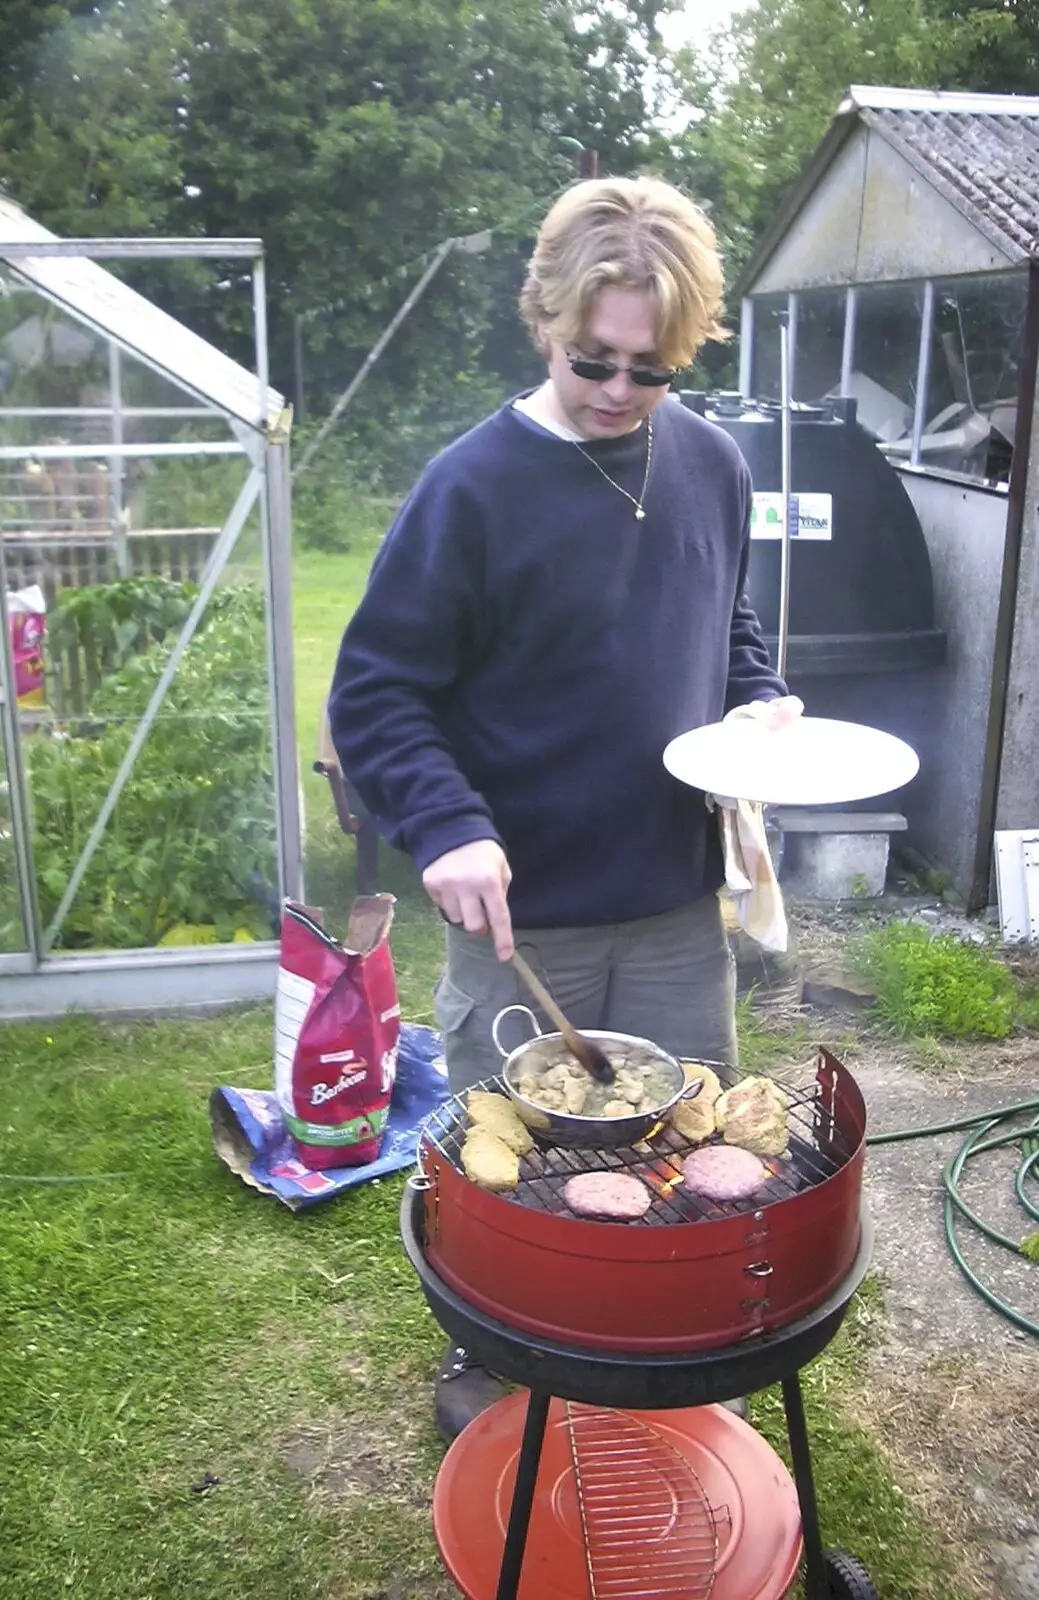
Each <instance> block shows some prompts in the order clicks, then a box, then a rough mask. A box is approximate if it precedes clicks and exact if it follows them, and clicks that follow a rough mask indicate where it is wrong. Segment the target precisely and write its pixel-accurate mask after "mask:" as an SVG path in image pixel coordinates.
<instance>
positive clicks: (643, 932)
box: [434, 894, 737, 1094]
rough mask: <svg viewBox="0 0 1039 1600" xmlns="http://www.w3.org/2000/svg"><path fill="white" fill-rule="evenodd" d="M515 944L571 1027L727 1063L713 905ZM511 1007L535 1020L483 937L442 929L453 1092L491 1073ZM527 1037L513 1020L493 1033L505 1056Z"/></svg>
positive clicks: (438, 1003)
mask: <svg viewBox="0 0 1039 1600" xmlns="http://www.w3.org/2000/svg"><path fill="white" fill-rule="evenodd" d="M515 938H516V944H517V946H518V947H519V949H520V950H521V952H522V953H523V954H524V955H525V956H526V957H527V960H528V961H529V962H530V964H531V966H532V967H533V968H534V970H535V972H537V974H538V975H539V977H541V979H542V980H543V981H547V985H548V988H549V989H550V991H551V993H552V994H553V995H554V996H555V999H556V1000H557V1001H558V1003H559V1005H560V1006H561V1007H562V1009H563V1011H564V1012H565V1013H566V1015H567V1017H568V1018H569V1020H570V1021H571V1022H572V1023H573V1024H574V1026H575V1027H577V1028H604V1029H607V1030H609V1031H611V1032H617V1033H630V1034H635V1035H636V1036H637V1037H639V1038H642V1039H651V1040H652V1041H653V1042H654V1043H655V1044H658V1045H660V1046H661V1048H662V1049H664V1050H667V1051H669V1052H670V1054H672V1055H675V1056H687V1057H688V1056H691V1057H695V1058H698V1059H701V1060H708V1061H726V1062H731V1063H733V1064H735V1062H736V1053H737V1047H736V1025H735V998H736V979H735V962H734V960H733V957H732V954H731V952H730V949H729V943H728V939H727V937H726V934H725V924H724V921H723V918H722V911H721V906H720V904H719V901H718V897H717V896H716V895H714V894H710V895H705V896H704V897H703V898H702V899H700V900H697V901H695V902H694V903H693V904H692V905H688V906H681V907H679V909H678V910H677V911H667V912H664V913H663V914H662V915H661V916H656V917H644V918H641V919H640V920H638V921H635V922H618V923H612V924H610V925H608V926H605V927H597V928H542V929H537V928H527V929H517V930H516V931H515ZM517 1004H519V1005H529V1006H531V1008H532V1009H533V1010H534V1011H535V1012H536V1011H537V1007H536V1006H534V1005H533V1002H532V1000H531V998H530V996H529V994H528V993H527V991H526V989H525V988H524V987H523V985H522V983H521V980H520V978H519V976H518V974H517V973H516V972H515V970H514V969H513V968H512V967H511V966H510V965H508V964H507V963H503V962H500V961H499V960H498V959H497V958H496V956H495V954H494V946H493V944H492V943H491V941H490V939H489V938H476V937H474V936H473V935H472V934H468V933H466V932H465V930H464V929H462V928H456V927H449V928H448V929H447V964H446V968H445V971H444V974H443V976H442V978H441V979H440V981H439V983H438V985H437V989H436V998H435V1008H434V1009H435V1015H436V1020H437V1025H438V1027H439V1028H440V1030H441V1033H442V1035H443V1041H444V1056H445V1059H446V1061H447V1070H448V1076H449V1078H450V1082H451V1088H452V1090H453V1091H454V1093H455V1094H458V1093H459V1092H460V1091H461V1090H463V1089H466V1088H468V1087H469V1086H470V1085H472V1084H474V1083H477V1082H479V1081H480V1079H481V1078H489V1077H493V1076H494V1074H495V1073H496V1072H498V1071H499V1069H500V1067H501V1061H502V1058H501V1056H500V1055H499V1053H498V1051H497V1049H496V1048H495V1045H494V1041H493V1038H492V1036H491V1027H492V1024H493V1022H494V1019H495V1017H496V1016H497V1015H498V1012H499V1011H501V1010H503V1009H504V1008H505V1007H506V1006H511V1005H517ZM541 1021H542V1026H543V1027H545V1028H546V1030H550V1029H551V1027H552V1025H551V1024H550V1023H548V1022H547V1019H545V1018H542V1019H541ZM531 1031H532V1030H531V1026H530V1022H529V1019H526V1018H524V1017H523V1016H522V1015H520V1014H519V1013H518V1012H514V1013H513V1015H512V1016H510V1017H507V1018H506V1019H505V1021H504V1022H503V1024H502V1027H501V1030H500V1032H501V1040H502V1044H503V1045H504V1046H506V1048H508V1049H515V1048H516V1046H517V1045H520V1044H522V1043H523V1041H524V1040H525V1039H527V1038H529V1037H530V1035H531Z"/></svg>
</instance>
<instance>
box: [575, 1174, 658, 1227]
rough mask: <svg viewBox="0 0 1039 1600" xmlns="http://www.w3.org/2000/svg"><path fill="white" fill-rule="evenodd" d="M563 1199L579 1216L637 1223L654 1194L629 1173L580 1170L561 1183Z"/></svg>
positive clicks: (650, 1203) (651, 1201)
mask: <svg viewBox="0 0 1039 1600" xmlns="http://www.w3.org/2000/svg"><path fill="white" fill-rule="evenodd" d="M563 1199H564V1200H565V1201H566V1203H567V1205H568V1206H569V1207H570V1210H571V1211H576V1213H577V1215H578V1216H579V1217H598V1218H600V1219H601V1220H602V1221H605V1222H636V1221H637V1220H638V1219H639V1217H644V1216H645V1215H646V1212H647V1211H648V1210H649V1208H650V1206H651V1205H652V1204H653V1196H652V1194H651V1193H650V1191H649V1190H648V1189H647V1187H646V1185H645V1184H644V1183H643V1182H642V1180H641V1179H640V1178H636V1177H633V1176H632V1174H631V1173H630V1172H579V1173H577V1174H575V1176H574V1177H572V1178H570V1179H568V1180H567V1182H566V1183H565V1184H564V1185H563Z"/></svg>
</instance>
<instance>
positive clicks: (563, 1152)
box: [419, 1063, 853, 1228]
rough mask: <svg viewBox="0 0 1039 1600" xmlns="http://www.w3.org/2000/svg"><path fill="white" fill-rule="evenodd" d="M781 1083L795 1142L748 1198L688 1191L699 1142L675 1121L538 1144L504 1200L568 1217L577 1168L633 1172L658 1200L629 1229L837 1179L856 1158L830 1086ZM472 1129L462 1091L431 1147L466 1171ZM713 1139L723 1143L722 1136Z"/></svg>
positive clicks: (709, 1214) (784, 1195)
mask: <svg viewBox="0 0 1039 1600" xmlns="http://www.w3.org/2000/svg"><path fill="white" fill-rule="evenodd" d="M712 1065H713V1063H712ZM714 1070H715V1071H717V1072H718V1075H719V1077H720V1078H721V1080H722V1083H723V1084H724V1085H725V1086H726V1087H729V1086H731V1085H732V1084H734V1083H738V1082H739V1081H740V1080H741V1078H742V1077H743V1076H745V1074H742V1073H739V1072H737V1071H735V1070H734V1069H733V1068H731V1067H729V1068H726V1067H725V1066H718V1067H715V1069H714ZM782 1087H783V1092H784V1093H785V1094H786V1095H787V1097H788V1100H789V1102H790V1110H789V1125H790V1147H789V1150H788V1151H787V1153H786V1155H784V1156H770V1157H766V1158H765V1166H766V1168H767V1169H768V1172H769V1177H768V1179H767V1181H766V1183H765V1184H764V1185H763V1186H762V1187H761V1188H760V1189H758V1190H756V1191H755V1193H754V1195H753V1196H752V1197H751V1198H750V1199H747V1200H742V1201H735V1202H732V1203H727V1204H716V1203H714V1202H712V1201H710V1200H705V1199H703V1198H701V1197H700V1196H699V1195H694V1194H692V1193H690V1191H689V1190H688V1189H686V1187H685V1185H684V1183H683V1181H682V1163H683V1161H684V1160H685V1158H686V1156H687V1155H689V1154H690V1152H691V1151H692V1150H694V1149H696V1148H698V1147H697V1146H696V1145H694V1144H692V1143H691V1142H690V1141H689V1140H688V1139H684V1138H683V1137H682V1136H681V1134H679V1133H678V1131H677V1130H676V1129H675V1128H674V1127H673V1126H672V1125H671V1124H670V1123H663V1124H661V1126H660V1127H659V1128H658V1129H657V1130H656V1131H655V1132H654V1133H653V1134H652V1135H651V1137H650V1138H649V1139H648V1140H643V1141H642V1142H640V1143H639V1144H636V1145H621V1146H618V1147H615V1148H609V1149H589V1150H582V1149H569V1148H567V1149H564V1148H563V1147H562V1146H558V1145H550V1144H547V1143H546V1144H544V1145H541V1144H538V1145H536V1147H535V1148H534V1149H533V1150H532V1151H531V1152H530V1154H529V1155H526V1156H523V1157H522V1158H521V1159H520V1177H519V1184H518V1185H517V1187H516V1188H515V1189H512V1190H507V1191H504V1192H502V1194H501V1198H502V1199H504V1200H508V1201H511V1202H512V1203H513V1204H515V1205H520V1206H523V1207H525V1208H526V1209H527V1210H530V1211H542V1212H547V1213H549V1214H551V1215H553V1216H559V1215H570V1214H571V1213H570V1211H569V1208H568V1206H567V1204H566V1201H565V1200H564V1199H563V1195H562V1190H563V1187H564V1185H565V1184H566V1182H567V1181H568V1179H570V1178H572V1177H573V1176H574V1175H575V1173H581V1172H603V1171H618V1172H623V1171H627V1172H631V1173H633V1174H634V1175H635V1176H636V1177H638V1178H641V1179H642V1181H643V1182H644V1183H646V1184H647V1185H648V1187H649V1188H650V1189H651V1191H652V1193H653V1204H652V1205H651V1206H650V1208H649V1210H648V1211H647V1212H646V1214H645V1216H644V1217H641V1218H639V1219H638V1220H636V1221H633V1222H627V1223H625V1227H635V1228H638V1227H661V1226H666V1225H669V1224H673V1223H676V1222H685V1223H689V1222H699V1221H718V1220H719V1218H723V1217H733V1216H740V1215H742V1214H744V1213H750V1212H754V1211H758V1210H760V1209H761V1207H762V1206H764V1205H770V1204H772V1203H774V1202H775V1201H778V1200H788V1199H790V1198H792V1196H794V1195H796V1194H799V1193H800V1192H801V1191H802V1190H804V1189H808V1188H812V1187H814V1186H815V1185H816V1184H819V1183H822V1182H823V1181H824V1180H825V1179H826V1178H829V1177H832V1176H833V1175H834V1173H836V1172H838V1171H839V1170H840V1169H841V1167H843V1166H844V1165H845V1163H846V1162H847V1161H848V1160H850V1158H851V1156H852V1154H853V1151H852V1148H851V1145H850V1143H849V1141H848V1139H847V1137H846V1135H845V1134H844V1133H842V1131H841V1129H840V1128H839V1127H838V1126H837V1123H836V1120H835V1118H834V1116H833V1114H832V1108H831V1107H829V1106H828V1105H827V1084H826V1080H825V1078H824V1077H823V1076H822V1075H820V1076H819V1077H817V1078H816V1079H814V1080H813V1081H812V1083H810V1084H809V1085H807V1086H806V1087H801V1088H792V1087H791V1086H790V1085H789V1084H785V1083H784V1084H783V1085H782ZM473 1088H474V1089H479V1090H484V1091H488V1092H492V1093H494V1092H496V1093H498V1094H505V1093H506V1092H507V1091H506V1089H505V1085H504V1083H503V1082H502V1080H501V1079H500V1078H487V1079H485V1080H484V1081H483V1082H481V1083H478V1084H474V1085H473ZM466 1128H467V1117H466V1107H465V1097H464V1095H456V1096H453V1097H452V1098H451V1099H450V1100H447V1101H445V1102H444V1104H443V1105H442V1106H440V1107H439V1109H438V1110H437V1111H435V1112H434V1113H433V1114H432V1116H430V1117H429V1118H428V1120H427V1121H426V1124H425V1130H424V1131H425V1135H426V1138H427V1140H428V1142H429V1144H430V1145H431V1146H432V1147H433V1148H435V1149H436V1150H437V1151H438V1152H439V1154H440V1155H441V1156H442V1157H443V1159H444V1160H445V1161H448V1162H450V1163H451V1165H452V1166H453V1167H454V1168H455V1169H456V1170H457V1171H459V1172H461V1171H462V1170H463V1168H462V1161H461V1147H462V1142H463V1140H464V1138H465V1133H466ZM711 1142H715V1143H716V1142H719V1140H718V1137H717V1136H715V1139H714V1140H713V1141H711ZM427 1177H428V1175H427V1174H425V1173H423V1176H422V1178H421V1179H420V1180H419V1181H420V1182H425V1181H427Z"/></svg>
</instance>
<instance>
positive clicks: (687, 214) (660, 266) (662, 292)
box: [519, 178, 730, 370]
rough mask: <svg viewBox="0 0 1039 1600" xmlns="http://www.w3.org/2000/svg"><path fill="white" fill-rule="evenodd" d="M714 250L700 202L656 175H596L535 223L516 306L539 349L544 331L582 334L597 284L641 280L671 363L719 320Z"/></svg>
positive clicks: (635, 284)
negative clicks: (537, 225) (534, 240)
mask: <svg viewBox="0 0 1039 1600" xmlns="http://www.w3.org/2000/svg"><path fill="white" fill-rule="evenodd" d="M723 286H724V279H723V275H722V264H721V257H720V256H719V254H718V241H717V238H716V236H715V232H714V229H713V227H712V226H711V224H710V222H709V221H708V219H707V217H706V216H705V215H704V213H703V212H702V211H701V210H700V208H699V206H697V205H694V203H693V202H692V200H689V199H687V198H686V196H685V195H684V194H681V193H680V192H679V190H677V189H675V188H672V186H671V184H669V183H664V182H662V180H661V179H659V178H593V179H590V180H589V181H588V182H585V183H578V184H575V185H574V186H573V187H572V188H570V189H568V190H567V191H566V193H565V194H564V195H562V196H561V197H560V198H559V199H558V200H557V201H556V203H555V205H554V206H553V207H552V209H551V211H550V212H549V213H548V215H547V217H546V218H545V220H544V222H543V223H542V224H541V229H540V231H539V233H538V239H537V244H536V245H535V247H534V254H533V256H532V257H531V259H530V263H529V265H528V267H527V276H526V279H525V281H524V284H523V289H522V292H521V294H520V301H519V304H520V312H521V314H522V316H523V320H524V322H525V323H526V325H527V327H528V329H529V330H530V333H531V337H532V338H533V340H534V343H535V344H536V345H537V347H538V349H539V350H541V351H542V354H544V353H545V352H544V344H545V338H546V335H547V334H548V333H551V334H553V335H556V336H557V337H559V338H561V339H564V340H574V341H577V340H579V339H580V337H581V335H582V333H583V332H584V330H585V327H586V325H587V322H588V317H589V315H590V313H591V309H592V303H593V301H594V299H595V296H596V295H597V294H598V293H599V291H600V290H601V289H605V288H608V287H614V288H620V289H648V290H649V292H650V294H651V296H652V299H653V303H654V306H655V309H656V315H657V348H656V352H655V353H656V354H657V356H659V358H660V360H661V361H663V362H664V363H665V365H667V366H669V367H674V368H675V369H676V370H677V369H679V368H681V367H686V366H688V365H689V364H690V362H691V361H692V360H693V357H694V356H695V355H696V352H697V351H698V350H699V349H700V347H701V345H703V344H705V343H706V341H707V340H708V339H715V340H725V339H728V338H729V337H730V335H729V333H728V330H727V329H726V328H724V327H723V326H722V324H721V320H720V318H721V316H722V313H723V310H724V307H723V304H722V289H723Z"/></svg>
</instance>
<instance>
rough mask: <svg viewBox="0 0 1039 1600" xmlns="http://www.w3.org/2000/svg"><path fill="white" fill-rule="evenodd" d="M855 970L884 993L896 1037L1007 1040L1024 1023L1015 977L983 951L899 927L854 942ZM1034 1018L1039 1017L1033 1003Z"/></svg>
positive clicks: (883, 1008)
mask: <svg viewBox="0 0 1039 1600" xmlns="http://www.w3.org/2000/svg"><path fill="white" fill-rule="evenodd" d="M848 961H849V964H850V966H851V968H852V970H853V971H855V972H857V973H858V974H859V975H860V976H862V977H864V978H866V979H867V980H868V981H869V983H870V984H871V985H872V987H873V989H874V992H875V993H876V997H877V998H876V1009H877V1012H878V1014H879V1016H880V1017H881V1018H882V1019H883V1021H884V1022H885V1023H887V1025H888V1026H889V1027H890V1028H892V1029H893V1030H894V1031H895V1032H896V1033H900V1034H921V1035H924V1036H931V1037H935V1036H939V1037H944V1038H949V1039H1005V1038H1006V1037H1007V1036H1008V1035H1009V1034H1010V1033H1011V1032H1012V1031H1013V1029H1014V1027H1015V1025H1016V1024H1017V1023H1018V1022H1019V1021H1021V1020H1022V997H1021V991H1020V989H1019V986H1018V984H1017V983H1016V982H1015V980H1014V977H1013V974H1012V973H1011V972H1009V971H1008V969H1007V968H1006V966H1004V964H1003V963H1002V962H1001V961H1000V960H999V958H998V957H997V956H996V955H994V954H993V952H992V951H991V950H988V949H986V948H985V947H983V946H980V945H974V944H966V943H964V942H963V941H962V940H960V939H958V938H957V937H956V936H955V934H950V933H942V934H932V933H930V932H929V931H928V930H927V929H926V928H923V927H921V926H920V925H919V924H917V923H908V922H895V923H891V924H890V925H889V926H888V927H885V928H878V929H876V930H875V931H874V932H873V933H869V934H866V935H865V936H864V937H863V938H861V939H859V940H856V941H854V942H853V943H852V944H851V945H850V946H849V949H848ZM1028 1006H1029V1014H1030V1012H1031V1011H1032V1010H1036V1011H1039V1006H1036V1002H1035V1001H1034V1000H1033V1001H1030V1002H1029V1003H1028Z"/></svg>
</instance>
